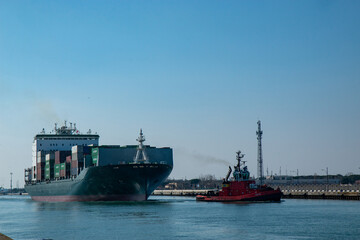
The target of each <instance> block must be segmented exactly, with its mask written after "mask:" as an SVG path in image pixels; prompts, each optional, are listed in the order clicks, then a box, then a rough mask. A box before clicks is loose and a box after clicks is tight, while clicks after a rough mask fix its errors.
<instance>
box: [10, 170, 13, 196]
mask: <svg viewBox="0 0 360 240" xmlns="http://www.w3.org/2000/svg"><path fill="white" fill-rule="evenodd" d="M12 175H13V173H12V172H11V173H10V195H12Z"/></svg>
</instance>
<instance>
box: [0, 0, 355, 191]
mask: <svg viewBox="0 0 360 240" xmlns="http://www.w3.org/2000/svg"><path fill="white" fill-rule="evenodd" d="M359 11H360V2H359V1H331V0H329V1H322V0H318V1H314V0H310V1H281V0H279V1H230V0H229V1H212V0H210V1H209V0H206V1H201V0H198V1H110V0H107V1H100V0H98V1H93V0H86V1H80V0H79V1H45V0H43V1H41V0H38V1H34V0H28V1H16V0H7V1H5V0H0V109H1V114H0V153H1V154H0V186H3V187H9V185H10V172H12V173H13V187H17V186H20V187H22V186H23V184H24V169H25V168H27V167H30V166H31V164H32V160H31V147H32V142H33V137H34V136H35V135H36V134H37V133H39V132H40V131H41V130H42V128H45V130H46V131H47V132H49V131H51V130H52V129H53V127H54V123H55V122H57V123H59V124H60V123H63V121H64V120H67V121H68V122H75V123H77V127H78V129H79V130H80V131H82V132H84V133H85V132H86V131H87V130H88V129H92V131H93V132H97V133H98V134H99V135H100V144H119V145H128V144H136V141H135V139H136V138H137V136H138V134H139V129H140V128H142V129H143V132H144V135H145V136H146V139H147V141H146V144H149V145H152V146H158V147H163V146H169V147H172V148H173V155H174V169H173V171H172V173H171V175H170V178H176V179H191V178H198V177H199V176H205V175H208V174H210V175H215V177H216V178H222V177H224V176H225V175H226V173H227V170H228V166H229V165H231V166H233V165H235V163H236V159H235V156H236V155H235V152H236V151H237V150H241V151H242V152H243V153H245V160H247V164H248V167H249V170H250V172H251V175H255V176H256V172H257V171H256V166H257V139H256V134H255V132H256V129H257V124H256V123H257V121H258V120H261V122H262V128H263V132H264V134H263V142H262V143H263V158H264V168H265V174H266V172H267V170H268V173H269V174H270V173H271V172H272V173H273V174H279V171H280V168H281V171H282V172H281V173H282V174H286V173H287V174H289V175H290V174H291V175H293V174H295V171H296V170H297V169H298V171H299V174H300V175H313V174H318V175H324V174H325V171H324V169H326V167H328V169H329V174H347V173H349V172H352V173H357V174H360V157H359V156H360V153H359V148H360V140H359V136H360V127H359V123H360V94H359V91H360V44H359V42H360V15H359V14H358V13H359Z"/></svg>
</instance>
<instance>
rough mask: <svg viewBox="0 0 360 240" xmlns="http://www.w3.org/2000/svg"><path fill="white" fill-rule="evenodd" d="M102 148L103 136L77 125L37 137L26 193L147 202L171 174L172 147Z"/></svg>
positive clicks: (141, 140) (57, 197)
mask: <svg viewBox="0 0 360 240" xmlns="http://www.w3.org/2000/svg"><path fill="white" fill-rule="evenodd" d="M136 140H137V141H138V142H139V144H138V145H126V146H120V145H102V146H99V135H98V134H96V133H95V134H92V133H91V130H89V131H88V132H87V133H86V134H82V133H80V132H79V131H78V130H77V128H76V124H72V123H70V126H67V125H66V122H65V124H64V125H63V126H61V127H59V128H58V127H57V125H56V124H55V128H54V131H53V132H52V133H50V134H46V133H45V130H44V129H43V130H42V132H41V133H40V134H37V135H36V136H35V137H34V142H33V147H32V161H33V164H32V167H31V168H28V169H25V190H26V191H27V192H28V194H29V195H30V196H31V198H32V199H33V200H35V201H46V202H66V201H145V200H147V199H148V197H149V196H150V194H151V193H152V192H153V191H154V190H155V189H156V188H157V187H158V186H159V185H160V184H161V183H162V182H163V181H164V180H165V179H166V178H167V177H168V176H169V175H170V173H171V171H172V168H173V153H172V149H171V148H169V147H162V148H156V147H152V146H149V145H144V141H145V137H144V135H143V133H142V130H141V129H140V136H139V137H138V138H137V139H136Z"/></svg>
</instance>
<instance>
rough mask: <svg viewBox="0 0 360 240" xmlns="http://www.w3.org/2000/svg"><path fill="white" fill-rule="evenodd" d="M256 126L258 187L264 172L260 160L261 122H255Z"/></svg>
mask: <svg viewBox="0 0 360 240" xmlns="http://www.w3.org/2000/svg"><path fill="white" fill-rule="evenodd" d="M257 124H258V130H257V131H256V135H257V140H258V156H257V160H258V169H257V170H258V172H257V175H258V178H259V180H260V185H262V184H263V180H264V170H263V158H262V146H261V138H262V134H263V132H262V131H261V122H260V120H259V121H258V122H257Z"/></svg>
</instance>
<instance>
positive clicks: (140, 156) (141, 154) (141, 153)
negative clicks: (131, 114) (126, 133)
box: [134, 128, 149, 163]
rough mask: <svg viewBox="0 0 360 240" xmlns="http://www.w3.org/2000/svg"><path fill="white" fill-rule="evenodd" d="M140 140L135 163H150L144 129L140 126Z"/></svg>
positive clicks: (138, 139)
mask: <svg viewBox="0 0 360 240" xmlns="http://www.w3.org/2000/svg"><path fill="white" fill-rule="evenodd" d="M136 141H138V142H139V146H138V147H137V151H136V156H135V158H134V162H135V163H139V162H143V163H149V159H148V157H147V155H146V152H145V146H144V145H143V142H145V136H144V135H143V133H142V129H141V128H140V136H139V137H138V138H137V139H136Z"/></svg>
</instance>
